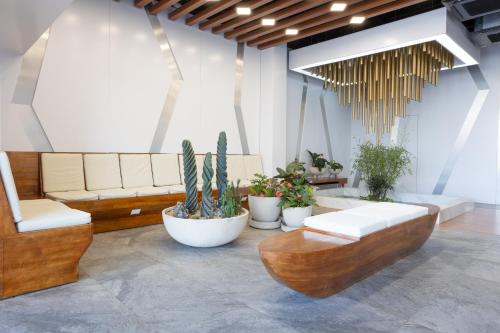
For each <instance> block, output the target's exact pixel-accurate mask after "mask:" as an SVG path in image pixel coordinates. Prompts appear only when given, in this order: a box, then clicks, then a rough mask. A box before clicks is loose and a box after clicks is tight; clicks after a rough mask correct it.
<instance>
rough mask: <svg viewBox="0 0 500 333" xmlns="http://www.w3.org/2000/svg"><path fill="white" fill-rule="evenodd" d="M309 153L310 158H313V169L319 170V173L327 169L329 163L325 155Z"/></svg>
mask: <svg viewBox="0 0 500 333" xmlns="http://www.w3.org/2000/svg"><path fill="white" fill-rule="evenodd" d="M307 152H308V153H309V156H311V164H312V166H313V167H315V168H318V170H319V171H321V170H323V169H324V168H325V167H326V164H327V163H328V161H327V160H326V159H325V158H324V157H323V154H318V153H313V152H311V151H309V150H308V151H307Z"/></svg>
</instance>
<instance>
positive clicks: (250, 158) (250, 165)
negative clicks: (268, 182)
mask: <svg viewBox="0 0 500 333" xmlns="http://www.w3.org/2000/svg"><path fill="white" fill-rule="evenodd" d="M243 161H244V162H245V174H246V177H245V179H247V180H252V179H254V178H255V174H259V175H262V174H264V170H263V169H262V160H261V158H260V156H259V155H244V156H243Z"/></svg>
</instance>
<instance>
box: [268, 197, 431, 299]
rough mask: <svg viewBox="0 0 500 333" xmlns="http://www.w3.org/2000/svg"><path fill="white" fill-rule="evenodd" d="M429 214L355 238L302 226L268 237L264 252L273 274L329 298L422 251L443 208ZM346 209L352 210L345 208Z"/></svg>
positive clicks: (297, 287) (296, 287) (290, 284)
mask: <svg viewBox="0 0 500 333" xmlns="http://www.w3.org/2000/svg"><path fill="white" fill-rule="evenodd" d="M419 206H424V207H426V208H428V212H427V214H425V215H423V216H420V217H418V218H414V219H410V220H407V221H404V222H402V223H401V222H400V223H399V224H396V225H393V226H389V227H386V228H384V229H382V230H380V231H376V232H373V233H369V234H368V235H366V236H364V237H352V236H346V235H341V234H336V233H331V232H325V231H322V230H318V229H315V228H311V227H305V228H301V229H298V230H295V231H292V232H288V233H284V234H280V235H277V236H274V237H271V238H268V239H265V240H264V241H262V242H261V243H260V244H259V252H260V257H261V259H262V262H263V263H264V265H265V267H266V269H267V271H268V272H269V274H270V275H271V276H272V277H273V278H274V279H275V280H276V281H278V282H280V283H282V284H284V285H286V286H287V287H289V288H291V289H294V290H296V291H298V292H300V293H302V294H305V295H308V296H312V297H327V296H330V295H333V294H335V293H338V292H339V291H341V290H343V289H346V288H348V287H350V286H351V285H353V284H355V283H356V282H358V281H361V280H363V279H365V278H367V277H369V276H370V275H372V274H374V273H376V272H377V271H379V270H381V269H383V268H385V267H387V266H390V265H391V264H393V263H394V262H396V261H397V260H399V259H401V258H403V257H405V256H407V255H409V254H411V253H413V252H414V251H416V250H418V249H419V248H420V247H421V246H422V245H423V244H424V243H425V241H426V240H427V239H428V238H429V236H430V235H431V233H432V231H433V229H434V225H435V223H436V219H437V215H438V212H439V208H438V207H436V206H432V205H419ZM344 212H347V211H344Z"/></svg>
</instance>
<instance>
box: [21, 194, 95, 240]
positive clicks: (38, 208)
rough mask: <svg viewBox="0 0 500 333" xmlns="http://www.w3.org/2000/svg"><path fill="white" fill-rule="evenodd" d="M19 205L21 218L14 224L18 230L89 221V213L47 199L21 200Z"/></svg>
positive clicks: (59, 226) (70, 224) (23, 230)
mask: <svg viewBox="0 0 500 333" xmlns="http://www.w3.org/2000/svg"><path fill="white" fill-rule="evenodd" d="M20 206H21V211H22V213H23V220H22V221H21V222H18V223H17V224H16V225H17V230H18V231H19V232H26V231H34V230H45V229H52V228H61V227H69V226H74V225H81V224H87V223H90V221H91V216H90V214H89V213H87V212H82V211H80V210H76V209H71V208H69V207H68V206H66V205H64V204H62V203H60V202H57V201H53V200H49V199H40V200H22V201H21V202H20Z"/></svg>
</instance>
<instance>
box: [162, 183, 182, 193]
mask: <svg viewBox="0 0 500 333" xmlns="http://www.w3.org/2000/svg"><path fill="white" fill-rule="evenodd" d="M164 187H165V188H166V189H167V190H168V193H170V194H174V193H185V192H186V186H185V185H180V184H179V185H168V186H164Z"/></svg>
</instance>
